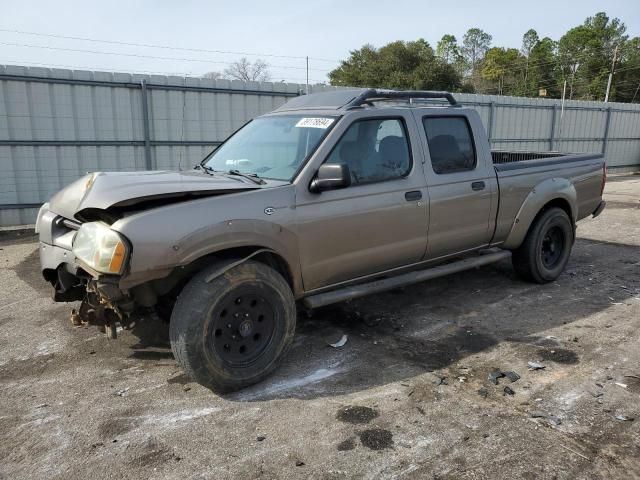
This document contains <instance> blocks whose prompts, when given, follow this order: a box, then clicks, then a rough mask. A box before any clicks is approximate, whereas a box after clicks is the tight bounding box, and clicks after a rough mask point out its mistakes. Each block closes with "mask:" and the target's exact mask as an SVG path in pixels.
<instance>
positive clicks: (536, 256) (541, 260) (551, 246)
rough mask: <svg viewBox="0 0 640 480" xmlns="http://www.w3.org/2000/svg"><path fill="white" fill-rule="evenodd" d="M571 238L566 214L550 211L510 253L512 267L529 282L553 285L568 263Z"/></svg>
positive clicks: (532, 226) (541, 216)
mask: <svg viewBox="0 0 640 480" xmlns="http://www.w3.org/2000/svg"><path fill="white" fill-rule="evenodd" d="M573 237H574V234H573V226H572V224H571V220H570V219H569V216H568V215H567V213H566V212H565V211H564V210H562V209H561V208H557V207H553V208H550V209H548V210H546V211H544V212H543V213H542V214H541V215H540V216H539V217H538V218H537V219H536V220H535V222H534V223H533V225H531V227H530V228H529V232H528V233H527V236H526V237H525V239H524V242H523V243H522V245H521V246H520V247H519V248H517V249H516V250H514V251H513V257H512V262H513V267H514V268H515V270H516V272H518V274H519V275H520V276H521V277H522V278H523V279H525V280H528V281H530V282H536V283H548V282H552V281H553V280H555V279H556V278H558V277H559V276H560V274H561V273H562V271H563V270H564V267H565V266H566V265H567V262H568V261H569V255H570V254H571V247H572V246H573V239H574V238H573Z"/></svg>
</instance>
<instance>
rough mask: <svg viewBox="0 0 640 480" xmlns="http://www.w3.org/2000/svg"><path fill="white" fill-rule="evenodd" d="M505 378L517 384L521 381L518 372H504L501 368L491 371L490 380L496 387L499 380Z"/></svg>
mask: <svg viewBox="0 0 640 480" xmlns="http://www.w3.org/2000/svg"><path fill="white" fill-rule="evenodd" d="M503 377H506V378H508V379H509V381H511V383H513V382H517V381H518V380H520V375H518V374H517V373H516V372H514V371H508V372H503V371H502V370H500V369H499V368H494V369H493V370H492V371H491V373H489V377H488V380H489V381H490V382H491V383H493V384H494V385H498V379H499V378H503Z"/></svg>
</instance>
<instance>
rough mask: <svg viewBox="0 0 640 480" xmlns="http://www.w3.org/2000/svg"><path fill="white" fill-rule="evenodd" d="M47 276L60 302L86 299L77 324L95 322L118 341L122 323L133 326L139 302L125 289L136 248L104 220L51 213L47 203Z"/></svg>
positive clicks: (43, 221)
mask: <svg viewBox="0 0 640 480" xmlns="http://www.w3.org/2000/svg"><path fill="white" fill-rule="evenodd" d="M36 232H37V233H38V235H39V237H40V263H41V267H42V275H43V276H44V278H45V280H47V281H48V282H49V283H51V285H52V286H53V288H54V293H53V299H54V300H55V301H56V302H74V301H81V302H82V303H81V306H80V309H79V310H78V311H77V312H76V311H75V310H74V311H72V314H71V320H72V322H73V323H74V324H75V325H80V324H82V323H90V324H95V325H98V326H100V327H101V328H103V329H104V330H105V331H106V333H107V335H108V336H110V337H112V338H115V336H116V322H119V323H120V324H121V325H122V326H123V327H125V328H126V327H127V326H128V325H129V324H130V323H131V322H132V321H133V320H132V316H131V314H132V313H133V311H134V306H135V303H134V301H133V299H132V298H131V297H130V296H129V294H128V293H127V292H126V291H122V290H121V289H120V288H119V280H120V276H121V275H122V274H123V272H124V271H125V269H126V265H127V261H128V258H129V255H130V254H131V248H130V245H129V244H128V241H127V240H126V239H125V238H124V237H123V236H122V235H121V234H119V233H117V232H115V231H113V230H111V229H110V227H109V225H108V224H107V223H105V222H102V221H94V222H86V223H81V222H78V221H77V220H73V219H69V218H65V217H63V216H61V215H58V214H56V213H54V212H52V211H51V210H49V204H48V203H45V204H44V205H43V206H42V208H41V209H40V212H39V213H38V219H37V223H36Z"/></svg>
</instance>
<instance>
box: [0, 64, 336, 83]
mask: <svg viewBox="0 0 640 480" xmlns="http://www.w3.org/2000/svg"><path fill="white" fill-rule="evenodd" d="M0 62H1V63H3V64H5V65H7V64H14V65H16V66H22V65H33V66H35V67H46V68H50V67H59V68H70V69H78V70H92V71H97V72H101V71H102V72H104V71H109V72H115V73H134V74H140V75H169V76H172V75H176V76H181V77H189V78H203V77H202V74H196V73H188V72H165V71H154V70H131V69H129V68H120V67H118V68H113V67H88V66H86V65H67V64H60V63H48V62H47V63H42V62H26V61H24V60H14V59H8V60H0ZM220 80H233V79H230V78H221V79H220ZM287 80H297V82H294V83H304V80H305V79H304V78H300V77H287ZM309 80H310V81H312V82H316V84H320V83H325V82H326V80H319V79H317V78H310V79H309ZM271 82H272V83H279V82H278V81H277V80H275V81H274V80H271Z"/></svg>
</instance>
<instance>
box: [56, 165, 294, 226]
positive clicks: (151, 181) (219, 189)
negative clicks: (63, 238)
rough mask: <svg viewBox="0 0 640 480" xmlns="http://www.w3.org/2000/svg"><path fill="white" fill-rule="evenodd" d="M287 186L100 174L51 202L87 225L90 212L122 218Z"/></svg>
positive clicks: (189, 175) (199, 174)
mask: <svg viewBox="0 0 640 480" xmlns="http://www.w3.org/2000/svg"><path fill="white" fill-rule="evenodd" d="M284 183H285V182H280V181H267V183H266V184H265V185H258V184H253V183H251V182H250V181H249V180H246V179H244V178H242V177H231V176H226V175H221V174H215V176H214V175H209V174H208V173H206V172H203V171H201V170H190V171H185V172H171V171H144V172H97V173H90V174H88V175H86V176H84V177H82V178H80V179H79V180H76V181H75V182H73V183H72V184H70V185H68V186H67V187H65V188H63V189H62V190H60V191H59V192H58V193H56V194H55V195H54V196H53V197H52V198H51V200H50V201H49V210H51V211H52V212H54V213H56V214H58V215H62V216H63V217H65V218H69V219H72V218H75V219H77V220H81V221H83V220H86V219H87V216H86V214H87V213H88V212H89V211H95V210H101V211H107V212H110V213H112V214H116V216H119V215H117V214H118V213H119V212H125V211H130V210H139V209H141V208H152V207H155V206H161V205H166V204H169V203H176V202H180V201H185V200H190V199H194V198H198V197H203V196H212V195H220V194H228V193H235V192H242V191H246V190H256V189H260V188H265V187H269V186H271V187H273V186H277V185H281V184H284Z"/></svg>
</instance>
